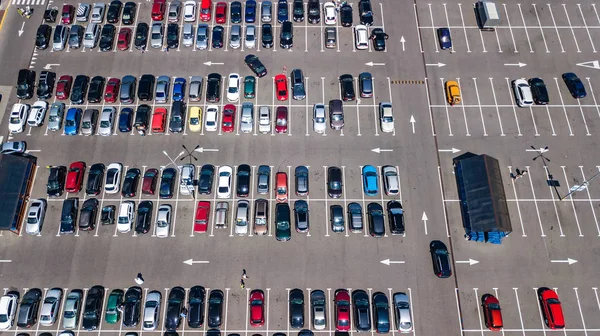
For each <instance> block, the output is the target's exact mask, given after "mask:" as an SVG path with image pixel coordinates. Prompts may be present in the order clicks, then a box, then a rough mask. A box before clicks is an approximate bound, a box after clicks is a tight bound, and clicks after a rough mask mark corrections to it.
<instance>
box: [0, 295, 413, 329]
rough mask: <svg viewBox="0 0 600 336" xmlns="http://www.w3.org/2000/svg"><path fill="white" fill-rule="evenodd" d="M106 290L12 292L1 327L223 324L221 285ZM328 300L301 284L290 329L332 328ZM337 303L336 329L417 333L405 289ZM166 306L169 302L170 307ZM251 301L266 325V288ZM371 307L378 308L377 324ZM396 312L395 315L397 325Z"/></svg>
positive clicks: (254, 314) (257, 323) (1, 302)
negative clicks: (14, 325)
mask: <svg viewBox="0 0 600 336" xmlns="http://www.w3.org/2000/svg"><path fill="white" fill-rule="evenodd" d="M106 291H107V290H106V289H105V288H104V287H103V286H100V285H96V286H93V287H91V288H90V289H89V290H88V291H87V293H84V291H83V290H81V289H72V290H70V291H69V293H68V294H67V293H64V291H63V289H62V288H58V287H56V288H51V289H49V290H48V291H47V292H46V294H45V296H43V294H42V290H40V289H38V288H32V289H29V290H28V291H27V292H25V294H24V295H23V298H22V300H21V302H20V305H19V299H20V293H19V292H17V291H10V292H8V293H7V294H6V295H4V296H2V297H1V298H0V316H5V317H6V319H4V320H3V321H1V322H0V330H8V329H10V328H11V327H12V325H13V323H14V319H15V317H16V318H17V326H18V327H19V328H24V329H27V328H31V327H33V326H34V325H35V324H36V323H37V322H38V319H39V324H40V325H41V326H44V327H48V326H53V325H54V324H55V323H57V321H60V318H59V316H61V317H62V328H63V329H66V330H77V329H78V326H79V323H80V320H81V327H82V329H85V330H88V331H94V330H98V328H99V326H100V323H101V322H102V316H103V315H104V322H105V323H108V324H116V323H119V322H121V323H122V325H123V327H125V328H133V327H137V326H138V325H141V329H142V331H154V330H156V329H160V321H161V314H163V313H164V314H165V315H164V316H163V317H162V320H163V325H164V329H165V330H166V331H168V332H173V331H176V330H177V329H178V328H180V327H181V324H182V323H185V320H187V327H189V328H194V329H197V328H202V327H203V326H204V325H205V324H206V325H207V326H208V328H220V327H221V326H222V325H223V320H224V315H223V314H224V313H225V312H224V308H226V307H225V303H226V298H225V296H224V294H223V291H222V290H220V289H212V290H210V292H208V291H207V290H206V289H205V288H204V287H202V286H193V287H192V288H190V289H189V292H188V293H187V295H186V290H185V289H184V288H183V287H179V286H178V287H173V288H171V289H170V290H169V292H168V295H167V297H166V298H163V294H162V292H161V291H158V290H151V291H149V292H147V294H146V295H145V297H144V295H143V291H142V289H141V288H140V287H137V286H136V287H130V288H129V289H127V290H126V291H123V290H121V289H113V290H112V291H111V292H110V294H109V295H108V298H107V299H106V303H104V298H105V292H106ZM65 295H66V297H64V296H65ZM186 296H187V298H186ZM63 300H64V303H63ZM327 301H328V299H327V297H326V295H325V293H324V292H323V291H322V290H320V289H315V290H312V291H311V292H310V293H309V298H308V300H305V296H304V291H303V290H301V289H298V288H295V289H292V290H290V291H289V298H288V305H289V324H290V327H291V328H293V329H303V328H310V327H311V326H312V328H314V329H315V330H324V329H325V328H327V324H328V321H329V318H328V316H327V312H328V307H327V305H328V304H329V303H328V302H327ZM332 304H333V305H334V316H333V321H334V322H333V324H334V325H333V326H331V327H334V328H335V330H336V331H341V332H348V331H350V330H351V321H352V320H353V321H354V327H355V328H356V330H358V331H370V330H371V329H373V330H375V331H377V332H378V333H389V332H390V331H392V330H397V331H399V332H402V333H405V332H411V331H412V327H413V324H412V313H411V307H410V305H411V303H410V298H409V296H408V295H406V293H403V292H397V293H394V294H393V295H392V301H389V300H388V297H387V295H386V294H385V293H383V292H375V293H373V294H372V295H371V296H369V294H367V292H365V291H364V290H361V289H356V290H353V291H352V292H350V291H348V290H346V289H338V290H336V291H335V295H334V299H333V303H332ZM163 305H166V307H165V308H166V309H164V308H163ZM248 305H249V307H248V310H249V314H248V323H249V324H250V326H251V327H255V328H257V327H262V326H263V325H264V323H265V318H266V309H267V307H266V301H265V294H264V292H263V291H262V290H260V289H254V290H252V291H251V292H250V293H249V300H248ZM306 305H310V306H309V307H310V308H309V309H310V313H309V316H310V317H311V321H306V318H305V306H306ZM40 307H41V309H40ZM61 309H62V314H61ZM371 309H372V310H373V321H372V322H371ZM390 310H391V311H390ZM329 311H330V310H329ZM205 312H206V313H205ZM17 313H18V314H17ZM205 314H206V316H205ZM17 315H18V316H17ZM351 315H353V316H352V317H351ZM391 315H393V318H394V323H393V324H392V320H391ZM394 326H395V328H394ZM215 331H216V332H219V331H218V330H209V331H208V332H209V333H211V335H213V334H214V332H215ZM303 331H304V332H305V334H303V335H305V336H309V335H312V332H310V330H303ZM67 334H68V333H67ZM231 335H233V334H231ZM283 336H285V335H283Z"/></svg>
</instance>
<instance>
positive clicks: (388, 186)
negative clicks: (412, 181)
mask: <svg viewBox="0 0 600 336" xmlns="http://www.w3.org/2000/svg"><path fill="white" fill-rule="evenodd" d="M381 175H382V176H383V187H384V190H385V194H386V195H398V193H399V189H400V180H399V178H398V169H396V167H394V166H383V168H382V169H381Z"/></svg>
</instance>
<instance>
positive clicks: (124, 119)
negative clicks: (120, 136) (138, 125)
mask: <svg viewBox="0 0 600 336" xmlns="http://www.w3.org/2000/svg"><path fill="white" fill-rule="evenodd" d="M132 124H133V109H131V108H129V107H126V108H124V109H122V110H121V113H119V131H120V132H123V133H128V132H131V126H132Z"/></svg>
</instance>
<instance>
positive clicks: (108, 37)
mask: <svg viewBox="0 0 600 336" xmlns="http://www.w3.org/2000/svg"><path fill="white" fill-rule="evenodd" d="M116 32H117V28H116V27H115V26H114V25H113V24H110V23H108V24H105V25H104V27H102V32H101V33H100V43H99V44H98V47H99V48H100V51H110V50H112V48H113V45H114V43H115V34H116Z"/></svg>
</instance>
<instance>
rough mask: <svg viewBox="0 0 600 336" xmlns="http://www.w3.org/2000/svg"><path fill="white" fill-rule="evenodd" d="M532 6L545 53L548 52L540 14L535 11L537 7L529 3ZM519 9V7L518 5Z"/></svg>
mask: <svg viewBox="0 0 600 336" xmlns="http://www.w3.org/2000/svg"><path fill="white" fill-rule="evenodd" d="M531 5H532V6H533V11H534V12H535V17H536V18H537V22H538V26H539V27H540V34H542V40H544V47H546V53H549V52H550V50H548V43H547V42H546V36H544V29H542V22H541V21H540V15H539V13H538V11H537V7H536V5H535V4H531ZM519 9H520V7H519Z"/></svg>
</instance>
